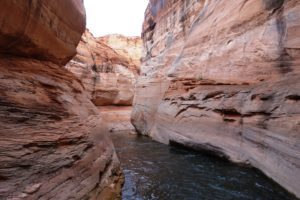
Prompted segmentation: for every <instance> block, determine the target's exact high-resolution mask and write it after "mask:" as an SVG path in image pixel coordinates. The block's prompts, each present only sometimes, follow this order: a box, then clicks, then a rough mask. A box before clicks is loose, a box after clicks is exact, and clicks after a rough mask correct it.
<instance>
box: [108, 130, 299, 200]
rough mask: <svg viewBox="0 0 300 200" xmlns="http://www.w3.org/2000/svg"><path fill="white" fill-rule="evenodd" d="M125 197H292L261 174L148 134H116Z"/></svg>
mask: <svg viewBox="0 0 300 200" xmlns="http://www.w3.org/2000/svg"><path fill="white" fill-rule="evenodd" d="M112 137H113V141H114V144H115V147H116V150H117V154H118V156H119V159H120V161H121V163H122V167H123V171H124V174H125V185H124V187H123V200H156V199H159V200H235V199H238V200H239V199H241V200H291V199H295V198H294V197H292V196H291V195H289V194H288V193H287V192H286V191H285V190H283V189H282V188H281V187H280V186H278V185H277V184H275V183H274V182H273V181H271V180H270V179H268V178H267V177H266V176H264V175H263V174H262V173H260V172H258V171H257V170H254V169H251V168H245V167H240V166H237V165H234V164H232V163H229V162H227V161H224V160H220V159H218V158H215V157H210V156H206V155H202V154H200V153H197V152H194V151H189V150H186V149H180V148H175V147H170V146H167V145H163V144H160V143H157V142H154V141H152V140H151V139H149V138H147V137H142V136H134V135H127V134H114V135H113V136H112Z"/></svg>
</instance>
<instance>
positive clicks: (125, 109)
mask: <svg viewBox="0 0 300 200" xmlns="http://www.w3.org/2000/svg"><path fill="white" fill-rule="evenodd" d="M98 109H99V111H100V113H101V116H102V118H103V119H105V124H106V126H107V128H108V130H109V132H110V133H115V132H118V133H126V134H136V131H135V128H134V126H133V125H132V123H131V120H130V115H131V111H132V107H131V106H100V107H98Z"/></svg>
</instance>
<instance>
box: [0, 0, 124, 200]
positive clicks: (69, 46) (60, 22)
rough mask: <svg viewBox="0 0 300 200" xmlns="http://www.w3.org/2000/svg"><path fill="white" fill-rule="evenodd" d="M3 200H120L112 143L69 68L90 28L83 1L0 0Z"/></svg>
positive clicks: (0, 186)
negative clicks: (86, 31)
mask: <svg viewBox="0 0 300 200" xmlns="http://www.w3.org/2000/svg"><path fill="white" fill-rule="evenodd" d="M0 11H1V12H0V199H14V200H15V199H28V200H33V199H55V200H57V199H62V200H63V199H106V198H113V199H117V198H118V196H119V194H118V192H116V193H115V191H118V190H119V191H120V184H121V182H122V178H121V173H120V170H119V161H118V159H117V157H116V154H115V151H114V147H113V144H112V142H111V140H110V139H109V138H108V136H107V131H108V130H105V129H106V128H105V126H104V124H103V122H102V119H101V118H100V116H99V114H98V109H97V108H96V107H95V106H94V104H93V103H92V102H91V101H90V99H89V96H88V94H87V93H86V91H85V90H84V87H83V85H82V83H81V82H80V81H79V79H78V78H76V77H75V76H74V75H73V74H72V73H70V72H69V71H68V70H66V69H65V68H64V67H63V64H65V63H66V62H68V61H69V60H70V59H71V58H72V57H73V55H74V54H75V52H76V46H77V44H78V42H79V40H80V38H81V35H82V33H83V31H84V30H85V11H84V7H83V3H82V1H81V0H64V1H61V2H59V3H58V1H52V0H50V1H38V0H33V1H11V0H4V1H1V2H0Z"/></svg>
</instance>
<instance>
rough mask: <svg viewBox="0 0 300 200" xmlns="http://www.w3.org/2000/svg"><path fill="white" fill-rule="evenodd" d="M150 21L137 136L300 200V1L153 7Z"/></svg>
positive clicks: (178, 1) (168, 1)
mask: <svg viewBox="0 0 300 200" xmlns="http://www.w3.org/2000/svg"><path fill="white" fill-rule="evenodd" d="M145 15H146V16H145V22H144V25H143V33H142V38H143V44H144V52H143V59H142V67H141V70H140V73H141V76H140V77H139V78H138V81H137V86H136V93H135V98H134V103H133V113H132V122H133V124H134V126H135V127H136V129H137V130H138V131H139V132H140V133H141V134H145V135H149V136H151V137H152V138H154V139H155V140H157V141H160V142H163V143H166V144H180V145H184V146H187V147H190V148H193V149H196V150H202V151H206V152H208V153H213V154H217V155H219V156H221V157H225V158H228V159H230V160H232V161H234V162H238V163H246V164H250V165H252V166H254V167H256V168H258V169H260V170H261V171H262V172H264V173H265V174H266V175H267V176H269V177H271V178H272V179H273V180H275V181H276V182H278V183H279V184H281V185H282V186H283V187H285V188H286V189H287V190H289V191H290V192H292V193H294V194H295V195H296V196H298V197H300V154H299V152H300V101H299V100H300V93H299V91H300V2H299V0H285V1H284V0H229V1H218V0H190V1H183V0H150V3H149V5H148V8H147V10H146V13H145Z"/></svg>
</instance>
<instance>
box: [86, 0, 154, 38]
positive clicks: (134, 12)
mask: <svg viewBox="0 0 300 200" xmlns="http://www.w3.org/2000/svg"><path fill="white" fill-rule="evenodd" d="M148 2H149V0H84V4H85V8H86V13H87V28H88V29H89V30H90V31H91V32H92V33H93V35H94V36H96V37H99V36H104V35H108V34H122V35H125V36H140V35H141V31H142V24H143V21H144V12H145V10H146V7H147V5H148Z"/></svg>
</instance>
